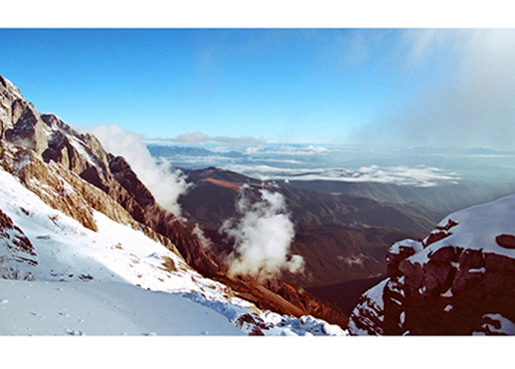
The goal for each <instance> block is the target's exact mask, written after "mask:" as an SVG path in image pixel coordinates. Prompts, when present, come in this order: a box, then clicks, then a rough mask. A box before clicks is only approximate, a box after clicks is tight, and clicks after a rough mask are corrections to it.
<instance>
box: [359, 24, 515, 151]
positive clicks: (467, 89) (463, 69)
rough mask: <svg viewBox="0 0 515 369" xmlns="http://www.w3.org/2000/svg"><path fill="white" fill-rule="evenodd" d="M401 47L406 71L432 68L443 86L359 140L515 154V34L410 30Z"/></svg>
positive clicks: (504, 31) (381, 120) (424, 93)
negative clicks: (487, 149)
mask: <svg viewBox="0 0 515 369" xmlns="http://www.w3.org/2000/svg"><path fill="white" fill-rule="evenodd" d="M401 43H402V45H403V47H404V54H403V58H404V64H405V67H406V68H408V69H409V68H412V69H411V71H412V72H416V71H417V69H416V68H417V67H418V66H421V65H424V64H425V65H426V66H428V65H429V66H430V67H431V68H433V70H434V75H435V76H438V78H441V79H444V81H443V82H441V83H438V84H437V85H436V86H434V87H432V88H430V89H427V90H425V91H422V92H420V93H418V94H415V95H414V96H413V97H412V99H411V100H410V101H409V102H408V103H407V104H406V105H405V106H404V107H403V108H401V109H399V110H398V111H396V112H394V113H392V114H390V115H389V116H382V117H379V118H378V119H377V121H376V122H375V123H373V124H371V125H369V126H368V127H366V128H365V129H364V130H360V131H357V132H356V138H358V139H359V140H358V141H365V142H367V143H369V144H372V143H373V142H381V143H387V144H396V145H402V144H404V145H408V146H409V145H419V146H422V145H428V146H440V147H442V146H448V147H456V146H459V147H476V146H477V147H488V148H493V149H504V150H512V149H513V141H514V139H515V30H510V29H487V30H485V29H472V30H408V31H405V32H404V33H403V37H402V38H401Z"/></svg>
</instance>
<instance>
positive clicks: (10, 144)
mask: <svg viewBox="0 0 515 369" xmlns="http://www.w3.org/2000/svg"><path fill="white" fill-rule="evenodd" d="M0 133H1V135H0V275H1V276H2V277H3V279H0V322H1V324H0V335H31V334H34V335H67V334H69V335H84V334H85V335H124V334H127V335H155V334H156V335H201V334H210V335H238V334H251V335H345V334H347V332H346V331H345V330H343V329H342V328H341V327H339V326H337V325H333V324H329V323H327V322H326V321H324V320H321V319H318V318H314V317H312V316H310V315H309V313H308V312H309V309H308V308H307V307H305V306H304V305H302V304H300V303H299V304H300V305H299V304H297V305H295V304H294V303H291V302H289V301H287V300H285V299H284V298H283V297H281V296H280V295H278V294H275V293H274V292H272V291H270V290H267V289H266V288H264V287H263V286H258V285H256V284H254V283H253V282H252V281H235V280H232V279H231V278H229V277H228V276H226V275H225V274H224V268H223V266H222V265H221V263H220V262H219V260H217V259H216V257H215V256H214V255H212V254H210V252H209V249H207V248H205V247H204V246H203V245H202V240H201V238H199V237H196V236H195V235H194V229H193V227H192V226H189V225H188V224H186V223H184V222H183V221H182V220H180V219H179V218H177V217H175V216H174V215H173V214H171V213H168V212H166V211H165V210H164V209H162V208H161V207H160V206H159V204H158V203H157V202H156V201H155V199H154V197H153V196H152V194H151V193H150V191H149V190H148V189H147V188H146V187H145V186H144V185H143V184H142V183H141V181H139V179H138V177H137V175H136V174H135V173H134V172H133V171H132V170H131V167H130V165H129V163H127V161H126V160H125V159H124V158H122V157H116V156H114V155H111V154H109V153H106V152H105V150H104V149H103V148H102V145H101V143H100V142H99V141H98V140H97V139H96V138H95V137H94V136H92V135H89V134H79V133H77V132H75V131H74V130H73V129H72V128H70V127H69V126H68V125H66V124H65V123H64V122H62V121H61V120H60V119H59V118H57V117H56V116H54V115H51V114H46V115H41V114H39V113H38V112H37V110H36V109H35V107H34V106H32V104H30V103H28V102H27V101H26V100H25V99H24V98H23V96H22V95H21V93H20V91H19V90H18V89H17V88H16V87H15V86H14V85H13V84H12V83H11V82H9V81H8V80H6V79H5V78H3V77H0ZM224 282H227V283H224ZM295 296H304V295H302V293H300V292H296V295H295ZM304 297H305V296H304ZM305 298H308V297H305ZM299 301H300V300H299ZM310 304H311V305H310V306H311V309H312V311H315V310H316V311H322V313H320V314H322V315H323V314H326V315H328V316H329V315H331V314H334V313H333V312H332V310H331V307H330V306H326V305H324V304H322V303H320V302H317V301H315V300H310ZM307 305H308V304H307V303H306V306H307ZM313 305H314V306H315V307H314V308H313V307H312V306H313ZM270 307H273V309H271V308H270ZM272 310H274V311H275V312H274V311H272ZM290 311H294V312H295V313H296V314H287V312H290ZM304 313H306V314H304ZM294 315H295V316H296V317H295V316H294Z"/></svg>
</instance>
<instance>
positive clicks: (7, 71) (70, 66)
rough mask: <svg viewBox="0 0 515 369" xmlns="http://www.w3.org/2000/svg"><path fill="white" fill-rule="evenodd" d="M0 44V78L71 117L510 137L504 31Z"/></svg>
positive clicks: (501, 140)
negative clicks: (0, 76)
mask: <svg viewBox="0 0 515 369" xmlns="http://www.w3.org/2000/svg"><path fill="white" fill-rule="evenodd" d="M0 50H2V55H3V57H2V58H1V59H0V74H1V75H3V76H4V77H6V78H8V79H9V80H11V81H12V82H13V83H14V84H15V85H17V86H18V87H19V88H20V90H21V91H22V93H23V94H24V95H25V97H26V98H27V99H28V100H29V101H31V102H32V103H33V104H34V105H35V106H36V107H37V108H38V110H39V111H40V112H43V113H44V112H53V113H55V114H57V115H58V116H60V117H61V118H62V119H63V120H64V121H66V122H67V123H69V124H71V125H86V126H94V125H99V124H117V125H119V126H121V127H123V128H125V129H126V130H129V131H131V132H134V133H138V134H142V135H144V136H146V137H148V138H170V139H173V138H177V137H179V139H180V138H181V137H184V136H183V135H186V134H192V133H196V135H197V136H196V137H203V138H204V139H217V138H218V139H219V138H231V139H234V140H235V141H237V140H239V139H241V138H242V137H243V138H247V139H248V138H250V137H251V138H254V139H257V140H263V141H266V142H288V143H294V142H298V143H343V144H345V143H356V142H361V143H368V144H371V143H374V144H375V143H385V144H404V145H408V146H410V145H411V146H417V145H418V146H424V145H443V146H456V145H458V146H459V145H464V146H483V147H492V148H502V149H510V148H511V146H512V142H513V139H515V132H514V128H513V127H514V126H515V124H514V123H515V122H514V118H515V104H514V103H515V98H514V97H513V96H515V93H514V92H515V83H512V82H514V78H515V77H514V76H515V69H514V68H515V31H513V30H483V29H471V30H468V29H458V30H453V29H0ZM190 137H191V135H190Z"/></svg>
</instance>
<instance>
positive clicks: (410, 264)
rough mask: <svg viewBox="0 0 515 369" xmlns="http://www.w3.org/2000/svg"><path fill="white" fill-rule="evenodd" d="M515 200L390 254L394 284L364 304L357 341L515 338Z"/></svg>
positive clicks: (355, 318)
mask: <svg viewBox="0 0 515 369" xmlns="http://www.w3.org/2000/svg"><path fill="white" fill-rule="evenodd" d="M514 217H515V195H513V196H508V197H505V198H502V199H499V200H497V201H494V202H491V203H488V204H484V205H478V206H475V207H472V208H469V209H465V210H462V211H460V212H457V213H454V214H452V215H450V216H448V217H447V218H445V219H444V220H443V221H442V222H441V223H440V224H439V225H438V226H437V227H436V228H435V229H434V230H433V231H432V232H431V233H430V234H429V235H428V236H427V237H426V238H425V239H423V240H420V241H414V240H405V241H401V242H398V243H396V244H394V245H393V246H392V248H391V249H390V250H389V252H388V254H387V258H386V261H387V264H388V278H387V279H386V280H384V281H383V282H381V283H380V284H379V285H377V286H376V287H373V288H372V289H371V290H369V291H368V292H367V293H365V294H364V295H363V296H362V299H361V301H360V303H359V305H358V306H357V307H356V308H355V309H354V311H353V313H352V314H351V317H350V324H349V328H350V332H351V333H353V334H373V335H375V334H387V335H388V334H392V335H398V334H422V335H444V334H445V335H470V334H514V333H515V332H514V331H513V322H515V307H514V306H515V250H514V249H513V240H514V239H515V223H513V219H514Z"/></svg>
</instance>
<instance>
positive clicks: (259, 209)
mask: <svg viewBox="0 0 515 369" xmlns="http://www.w3.org/2000/svg"><path fill="white" fill-rule="evenodd" d="M247 190H248V187H246V186H244V187H242V192H241V196H240V197H239V198H238V200H237V203H236V209H237V212H238V214H239V215H240V219H239V220H236V219H230V220H227V221H226V222H224V224H223V225H222V227H221V230H220V231H221V232H222V233H225V234H227V235H228V236H229V237H230V238H232V239H234V241H235V251H234V252H233V253H232V254H231V255H230V256H229V257H228V259H227V261H228V263H229V265H230V268H229V272H230V273H231V274H233V275H239V274H240V275H241V274H242V275H251V276H253V277H254V278H257V279H258V280H264V279H268V278H271V277H277V276H279V275H280V273H281V271H283V270H288V271H290V272H292V273H297V272H300V271H302V269H303V266H304V259H303V258H302V257H301V256H299V255H290V254H289V252H290V245H291V243H292V241H293V238H294V236H295V231H294V226H293V223H292V221H291V220H290V216H289V214H288V213H287V209H286V203H285V200H284V197H283V196H282V194H280V193H278V192H275V193H272V192H270V191H267V190H261V191H260V194H261V201H258V202H255V203H253V204H251V202H250V201H249V199H248V197H247V196H246V191H247Z"/></svg>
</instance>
